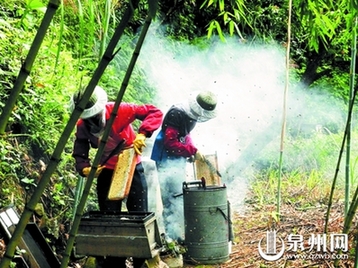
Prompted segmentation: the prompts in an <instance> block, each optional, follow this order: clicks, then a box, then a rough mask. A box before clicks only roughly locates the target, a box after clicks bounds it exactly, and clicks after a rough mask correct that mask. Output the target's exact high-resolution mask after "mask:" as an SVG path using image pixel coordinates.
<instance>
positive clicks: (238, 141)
mask: <svg viewBox="0 0 358 268" xmlns="http://www.w3.org/2000/svg"><path fill="white" fill-rule="evenodd" d="M156 27H157V26H156V25H155V24H154V25H152V26H151V28H150V30H149V32H148V34H147V37H146V39H145V42H144V45H143V48H142V50H141V54H140V56H139V59H138V65H140V67H141V68H142V69H143V70H144V71H145V72H146V75H147V77H148V78H149V80H150V82H151V83H152V86H153V87H155V88H156V90H157V91H158V99H156V103H155V104H156V105H157V106H158V107H159V108H160V109H161V110H162V111H163V112H164V113H166V111H167V110H168V109H169V107H170V106H171V105H173V104H175V103H178V102H181V101H184V100H185V99H186V98H187V96H188V95H189V94H190V92H193V91H198V90H211V91H213V92H215V93H216V94H217V96H218V100H219V103H218V106H217V108H218V116H217V118H215V119H212V120H210V121H208V122H205V123H198V124H197V125H196V127H195V129H194V130H193V131H192V133H191V135H192V138H193V141H194V143H195V145H196V146H197V147H198V149H199V150H200V151H201V152H202V153H204V154H213V153H216V154H217V156H218V164H219V171H220V172H221V174H222V175H223V178H222V179H223V183H226V185H227V186H228V199H229V200H230V202H231V203H232V205H233V207H234V209H235V210H240V209H241V208H242V204H243V201H244V198H245V194H246V190H247V179H246V178H244V177H242V176H244V175H243V174H244V173H243V172H242V171H243V170H244V169H245V168H246V166H248V165H250V163H251V162H252V160H253V159H254V158H255V156H257V154H259V153H260V150H261V149H262V148H263V147H265V146H266V144H267V143H270V142H274V143H277V152H279V145H280V134H281V133H280V132H281V125H282V119H283V118H282V116H283V103H284V90H285V79H286V77H285V75H286V66H285V52H286V51H285V48H284V47H282V46H278V45H262V44H261V45H260V44H254V43H250V44H249V43H240V42H239V41H238V39H237V38H227V42H225V43H224V42H221V41H216V42H212V44H211V45H210V46H209V47H207V48H199V47H198V46H193V45H189V44H184V43H180V42H174V41H172V40H169V39H168V38H165V37H163V36H160V35H158V34H157V32H156ZM295 88H296V90H297V86H295ZM289 90H292V86H291V87H290V88H289ZM289 92H290V91H289ZM289 94H290V93H289ZM306 97H307V96H304V97H302V96H301V97H297V95H295V96H294V98H293V99H292V101H290V100H289V102H288V105H289V106H288V113H289V115H288V116H289V117H290V116H291V117H293V118H294V117H295V116H298V115H299V114H303V113H302V110H304V111H305V112H306V113H307V112H308V109H307V107H305V100H306ZM323 99H324V98H322V100H323ZM322 100H321V101H320V100H318V101H317V102H316V103H319V104H323V103H324V102H323V101H322ZM293 105H294V106H295V107H297V108H298V110H296V109H294V106H293ZM327 107H329V109H327V110H330V111H331V113H334V112H333V107H332V106H329V104H328V105H327ZM311 108H313V111H311V110H310V111H309V112H310V113H312V114H314V107H311ZM154 139H155V134H154V135H153V138H152V139H151V141H148V142H149V143H150V142H153V140H154ZM146 151H147V155H148V156H149V155H150V144H149V146H148V147H147V150H146ZM191 171H192V167H190V166H189V167H188V169H187V172H188V173H191Z"/></svg>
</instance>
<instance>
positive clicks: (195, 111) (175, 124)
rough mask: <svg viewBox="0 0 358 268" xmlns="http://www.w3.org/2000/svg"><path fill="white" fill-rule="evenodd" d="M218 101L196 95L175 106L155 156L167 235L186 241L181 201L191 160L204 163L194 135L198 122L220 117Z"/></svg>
mask: <svg viewBox="0 0 358 268" xmlns="http://www.w3.org/2000/svg"><path fill="white" fill-rule="evenodd" d="M216 104H217V97H216V95H215V94H214V93H213V92H211V91H202V92H200V93H198V94H195V95H192V96H191V97H190V98H189V99H188V100H187V101H185V102H182V103H178V104H175V105H173V106H172V107H171V108H170V109H169V111H168V112H167V113H166V115H165V116H164V120H163V124H162V127H161V130H160V132H159V133H158V135H157V137H156V139H155V142H154V145H153V149H152V154H151V159H152V160H154V161H155V162H156V166H157V170H158V175H159V182H160V188H161V195H162V202H163V215H162V220H163V222H164V227H165V232H166V235H167V236H168V237H169V238H171V239H175V240H183V226H184V220H183V207H182V200H180V197H179V196H180V193H181V192H182V183H183V182H184V181H185V179H186V176H185V169H186V168H185V165H186V162H187V160H188V159H191V158H193V159H195V160H203V159H204V156H203V155H202V154H201V153H200V152H199V150H198V149H197V147H196V146H195V145H194V143H193V141H192V139H191V136H190V132H191V131H192V130H193V129H194V127H195V126H196V124H197V123H198V122H206V121H208V120H210V119H212V118H214V117H216V111H217V109H216Z"/></svg>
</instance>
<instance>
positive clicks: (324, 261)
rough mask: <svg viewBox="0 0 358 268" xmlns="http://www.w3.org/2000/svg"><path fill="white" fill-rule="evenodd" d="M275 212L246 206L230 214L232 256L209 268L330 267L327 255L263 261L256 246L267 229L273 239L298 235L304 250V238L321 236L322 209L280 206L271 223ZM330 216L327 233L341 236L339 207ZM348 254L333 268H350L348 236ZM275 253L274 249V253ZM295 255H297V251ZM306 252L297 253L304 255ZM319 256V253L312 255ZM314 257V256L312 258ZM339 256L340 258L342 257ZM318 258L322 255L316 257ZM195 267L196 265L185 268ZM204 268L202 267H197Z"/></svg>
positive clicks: (351, 247)
mask: <svg viewBox="0 0 358 268" xmlns="http://www.w3.org/2000/svg"><path fill="white" fill-rule="evenodd" d="M275 211H276V207H275V206H266V207H262V208H255V207H247V209H246V212H245V213H244V214H242V215H240V214H236V215H234V217H233V218H234V219H233V222H234V223H235V224H234V233H235V239H234V240H235V243H234V244H233V246H232V253H231V254H230V259H229V260H228V261H227V262H226V263H223V264H218V265H215V266H211V267H220V268H236V267H242V268H248V267H252V268H255V267H260V268H263V267H275V268H276V267H277V268H278V267H301V268H303V267H320V268H321V267H322V268H323V267H327V268H332V267H334V261H333V260H332V258H331V257H330V256H328V255H325V258H317V259H315V260H308V259H291V260H286V259H285V255H286V252H285V254H284V255H283V256H282V257H281V258H280V259H279V260H276V261H266V260H265V259H263V258H262V257H261V256H260V254H259V251H258V244H259V241H260V240H261V239H262V238H265V237H266V232H267V231H268V230H270V229H275V230H276V232H277V237H281V238H283V239H285V237H286V238H287V235H289V234H299V235H302V236H303V238H304V239H305V240H304V241H305V244H304V246H305V247H304V248H305V249H306V248H308V247H309V246H308V245H307V240H306V239H307V238H309V237H310V236H311V235H312V234H314V235H318V234H320V235H322V234H323V233H324V227H325V213H326V208H323V207H316V208H310V209H308V210H306V211H302V210H298V209H295V208H294V207H293V206H291V205H284V206H282V207H281V210H280V212H281V215H282V216H281V217H280V220H279V221H277V219H276V220H275V217H274V216H273V215H274V214H275V213H274V212H275ZM330 215H331V217H330V220H329V228H328V233H341V231H342V228H343V220H344V218H343V211H342V207H340V206H335V207H333V208H332V209H331V213H330ZM348 237H349V242H348V248H349V250H348V252H345V255H344V257H348V259H347V260H343V261H340V262H339V263H338V264H337V265H338V266H337V267H354V256H352V255H350V253H351V250H352V249H353V248H354V243H353V240H354V234H352V233H351V234H349V236H348ZM277 251H278V250H277ZM297 253H298V252H297ZM304 253H307V252H303V251H301V252H299V254H304ZM312 253H319V252H312ZM315 256H318V255H315ZM342 256H343V255H342ZM320 257H322V255H321V256H320ZM185 267H197V266H185ZM200 267H205V266H200Z"/></svg>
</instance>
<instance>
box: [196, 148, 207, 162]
mask: <svg viewBox="0 0 358 268" xmlns="http://www.w3.org/2000/svg"><path fill="white" fill-rule="evenodd" d="M194 159H195V160H199V161H203V162H204V161H205V156H204V155H203V154H202V153H200V152H199V151H196V153H195V155H194Z"/></svg>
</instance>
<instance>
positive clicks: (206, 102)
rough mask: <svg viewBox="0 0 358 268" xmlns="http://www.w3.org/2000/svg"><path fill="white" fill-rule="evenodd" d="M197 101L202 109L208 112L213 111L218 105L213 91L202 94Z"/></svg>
mask: <svg viewBox="0 0 358 268" xmlns="http://www.w3.org/2000/svg"><path fill="white" fill-rule="evenodd" d="M196 101H197V102H198V104H199V105H200V107H201V108H203V109H204V110H207V111H213V110H214V109H215V107H216V104H217V98H216V96H215V95H214V93H212V92H211V91H203V92H200V93H199V94H198V95H197V96H196Z"/></svg>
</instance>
